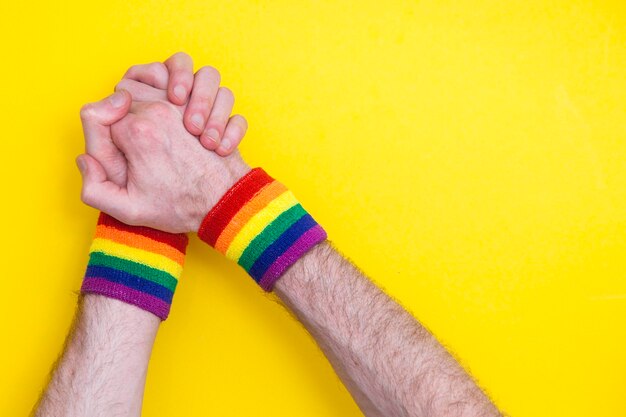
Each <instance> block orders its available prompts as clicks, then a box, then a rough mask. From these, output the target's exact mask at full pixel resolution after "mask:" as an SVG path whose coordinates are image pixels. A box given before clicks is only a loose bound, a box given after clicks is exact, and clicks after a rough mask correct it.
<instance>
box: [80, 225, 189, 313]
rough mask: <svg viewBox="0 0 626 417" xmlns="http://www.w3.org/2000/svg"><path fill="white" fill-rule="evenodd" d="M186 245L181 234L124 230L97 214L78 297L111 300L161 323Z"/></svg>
mask: <svg viewBox="0 0 626 417" xmlns="http://www.w3.org/2000/svg"><path fill="white" fill-rule="evenodd" d="M187 243H188V238H187V235H185V234H173V233H167V232H162V231H160V230H155V229H151V228H149V227H141V226H129V225H127V224H124V223H122V222H120V221H118V220H116V219H114V218H113V217H111V216H109V215H107V214H105V213H100V217H99V219H98V226H97V228H96V235H95V238H94V241H93V243H92V244H91V249H90V250H89V264H88V266H87V272H86V273H85V278H84V280H83V285H82V287H81V293H83V294H85V293H94V294H101V295H104V296H106V297H110V298H115V299H118V300H120V301H124V302H125V303H128V304H133V305H135V306H137V307H139V308H142V309H144V310H146V311H149V312H151V313H153V314H154V315H156V316H158V317H159V318H160V319H161V320H165V319H166V318H167V316H168V314H169V311H170V305H171V304H172V297H173V295H174V290H175V289H176V284H177V283H178V278H179V277H180V274H181V272H182V270H183V263H184V261H185V252H186V249H187Z"/></svg>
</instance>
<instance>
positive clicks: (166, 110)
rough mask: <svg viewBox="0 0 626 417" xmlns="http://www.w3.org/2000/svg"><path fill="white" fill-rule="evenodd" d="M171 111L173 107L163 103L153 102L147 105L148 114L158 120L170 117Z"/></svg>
mask: <svg viewBox="0 0 626 417" xmlns="http://www.w3.org/2000/svg"><path fill="white" fill-rule="evenodd" d="M171 111H172V108H171V106H170V105H169V104H168V103H165V102H163V101H153V102H150V103H148V104H147V105H146V113H147V114H148V115H150V116H152V117H154V118H156V119H161V118H166V117H168V116H169V115H170V112H171Z"/></svg>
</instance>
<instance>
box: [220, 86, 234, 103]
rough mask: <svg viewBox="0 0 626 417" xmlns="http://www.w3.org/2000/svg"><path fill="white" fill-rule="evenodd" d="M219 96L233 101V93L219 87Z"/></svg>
mask: <svg viewBox="0 0 626 417" xmlns="http://www.w3.org/2000/svg"><path fill="white" fill-rule="evenodd" d="M219 94H220V95H221V96H223V97H224V98H227V99H228V100H230V101H234V100H235V93H233V90H231V89H230V88H228V87H220V90H219Z"/></svg>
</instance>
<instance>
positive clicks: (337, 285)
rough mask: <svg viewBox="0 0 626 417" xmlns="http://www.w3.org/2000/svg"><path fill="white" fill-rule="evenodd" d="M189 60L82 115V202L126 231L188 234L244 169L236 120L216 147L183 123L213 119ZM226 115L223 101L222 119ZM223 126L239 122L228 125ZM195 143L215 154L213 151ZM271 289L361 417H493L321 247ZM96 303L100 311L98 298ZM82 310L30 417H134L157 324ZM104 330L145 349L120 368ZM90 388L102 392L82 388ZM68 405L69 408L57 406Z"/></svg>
mask: <svg viewBox="0 0 626 417" xmlns="http://www.w3.org/2000/svg"><path fill="white" fill-rule="evenodd" d="M189 63H190V58H189V59H188V57H187V56H186V55H184V54H177V55H175V56H174V57H172V58H170V59H169V60H168V61H166V64H167V66H166V69H167V70H169V71H166V72H165V73H163V72H162V71H161V70H160V69H158V68H157V66H154V65H152V67H150V66H138V67H134V69H133V70H131V71H129V73H127V80H126V81H123V82H122V83H121V84H120V85H118V90H119V91H118V92H117V93H116V94H118V96H117V97H116V99H119V101H120V102H122V104H121V105H118V106H113V104H112V101H115V100H112V99H111V98H108V99H105V100H103V101H101V102H98V103H94V104H92V105H89V106H87V107H86V108H85V110H83V124H84V126H85V137H86V141H87V153H86V154H84V155H81V156H79V158H78V160H77V163H78V165H79V168H80V170H81V173H82V175H83V191H82V198H83V201H84V202H85V203H86V204H88V205H91V206H93V207H95V208H98V209H100V210H103V211H105V212H107V213H109V214H111V215H112V216H114V217H116V218H118V219H119V220H121V221H123V222H125V223H128V224H137V225H145V226H150V227H154V228H158V229H161V230H165V231H169V232H196V231H197V230H198V227H199V225H200V223H201V221H202V219H203V217H204V215H205V214H206V213H207V212H208V211H209V210H210V209H211V207H212V206H213V205H214V204H215V203H216V202H217V201H218V200H219V198H220V197H221V196H222V195H223V194H224V192H225V191H226V190H228V188H230V186H231V185H232V184H234V182H236V181H237V179H239V178H241V177H242V176H243V175H245V174H246V173H247V172H248V171H249V169H250V168H249V167H248V165H247V164H246V163H245V162H244V161H243V159H242V158H241V156H240V155H239V153H238V152H237V151H236V149H235V147H236V145H237V144H238V143H239V141H240V140H241V138H242V137H243V133H245V128H244V124H243V123H242V122H241V121H235V122H234V123H233V125H232V126H233V127H231V128H230V129H231V133H230V134H232V132H234V131H237V132H240V133H239V134H238V135H237V138H238V139H235V136H234V135H233V136H232V137H231V138H232V139H231V138H229V134H228V132H229V130H228V129H229V126H230V122H228V120H229V119H228V118H227V117H226V118H224V117H222V118H221V119H220V120H222V121H223V120H226V124H225V125H224V127H223V130H222V133H219V134H218V135H219V139H218V140H221V143H222V144H223V142H224V141H225V138H227V139H228V142H229V143H228V145H229V146H228V149H227V150H226V151H220V145H217V146H216V145H215V143H213V141H212V140H210V139H208V138H207V135H206V134H205V132H206V131H207V130H209V129H207V126H204V127H203V128H202V129H200V127H199V126H197V125H195V124H194V119H197V118H193V116H194V115H196V114H198V113H199V114H202V115H203V116H202V117H203V120H204V121H207V120H209V122H208V124H209V125H210V124H211V122H210V120H211V116H210V114H211V112H210V111H206V110H204V112H200V107H201V106H200V104H201V103H206V102H207V101H206V100H204V101H202V100H197V101H196V102H194V101H193V98H194V91H195V89H196V88H197V87H198V86H201V87H202V88H205V89H206V90H208V89H209V87H207V86H209V85H212V84H211V82H198V81H193V75H192V74H191V68H192V66H191V65H190V64H189ZM175 74H176V75H175ZM181 74H186V75H181ZM196 76H197V74H196ZM166 77H169V79H168V78H166ZM181 80H184V81H181ZM213 82H214V81H213ZM176 83H181V85H183V88H184V90H185V92H186V93H185V95H184V97H183V95H181V94H179V95H178V96H177V95H176V92H178V93H180V92H181V91H182V90H181V89H180V88H178V89H177V87H178V86H179V85H177V84H176ZM218 84H219V83H218ZM122 88H123V89H124V91H123V90H122ZM210 88H212V89H213V90H211V91H216V88H215V87H210ZM217 91H219V90H217ZM131 96H132V100H134V102H133V103H131ZM189 97H191V99H190V101H189V103H188V104H187V105H186V107H185V106H184V103H186V100H187V99H188V98H189ZM196 97H198V96H197V95H196ZM172 99H174V100H172ZM175 100H178V101H175ZM183 100H184V101H183ZM216 102H217V99H216V100H214V101H213V103H216ZM190 109H191V110H190ZM231 109H232V104H231V105H230V109H229V111H228V113H229V114H230V111H231ZM207 115H208V116H207ZM233 120H238V118H236V117H233V118H230V121H231V122H232V121H233ZM92 126H98V127H99V130H98V129H96V130H98V131H99V133H100V134H90V133H92V132H91V130H90V128H91V127H92ZM105 131H106V134H105V133H104V132H105ZM90 141H91V143H90ZM90 144H91V147H90ZM113 147H115V148H116V149H117V150H118V152H119V154H121V155H123V157H122V158H117V159H116V158H115V157H113V158H110V157H109V158H102V155H98V154H95V155H94V154H93V153H90V152H89V149H90V148H91V149H102V148H105V149H108V151H109V154H107V156H109V155H116V154H115V152H113ZM205 147H206V148H207V149H210V150H217V154H218V155H219V156H218V155H216V154H215V153H213V152H207V151H206V149H204V148H205ZM119 154H118V156H119ZM111 161H113V163H112V162H111ZM115 164H117V165H115ZM181 167H183V168H184V169H181ZM109 172H114V173H115V174H116V175H117V177H113V176H112V175H111V174H109ZM155 196H158V198H156V197H155ZM275 292H276V294H277V295H278V297H279V298H280V299H281V300H282V302H283V303H284V304H285V306H286V307H287V308H289V309H290V310H291V311H292V312H293V313H294V315H295V316H296V317H297V318H298V320H300V321H301V322H302V324H303V325H304V326H305V328H306V329H307V330H308V331H309V332H310V333H311V335H312V336H313V337H314V338H315V340H316V341H317V343H318V344H319V346H320V348H321V349H322V350H323V352H324V353H325V355H326V356H327V358H328V359H329V361H330V362H331V364H332V365H333V367H334V369H335V370H336V372H337V374H338V376H339V377H340V378H341V380H342V381H343V382H344V384H345V385H346V387H347V388H348V390H349V391H350V393H351V394H352V396H353V397H354V399H355V401H356V402H357V404H358V405H359V407H360V408H361V410H362V411H363V413H364V414H365V415H366V416H498V415H500V414H499V412H498V410H497V409H496V408H495V407H494V405H493V404H492V403H491V401H490V400H489V399H488V397H487V396H486V395H485V394H484V393H483V392H482V391H481V389H480V388H479V387H478V385H477V384H476V383H475V382H474V381H473V380H472V378H471V377H470V376H469V375H468V374H467V373H466V372H465V371H464V370H463V368H462V367H461V366H460V365H459V364H458V363H457V362H456V361H455V360H454V359H453V358H452V356H451V355H450V354H449V353H448V352H447V351H446V350H445V349H444V348H443V347H442V346H441V344H440V343H438V342H437V340H436V339H435V338H434V337H433V336H432V335H431V334H430V333H429V332H428V331H427V330H426V329H425V328H424V327H423V326H422V325H421V324H420V323H419V322H418V321H417V320H416V319H415V318H413V317H412V316H411V315H410V314H409V313H408V312H406V310H404V309H403V308H402V307H401V306H400V305H399V304H398V303H396V302H395V301H393V300H392V299H391V298H389V297H388V296H387V295H386V294H384V292H382V291H381V290H380V289H379V288H378V287H376V286H375V285H374V284H373V283H372V282H371V281H370V280H369V279H368V278H367V277H366V276H364V275H363V274H362V273H361V272H360V271H359V270H358V269H357V268H356V267H354V266H353V265H352V264H351V263H350V262H348V261H347V260H345V259H344V258H343V257H342V256H341V255H340V253H339V252H337V251H336V250H335V249H334V248H332V246H331V245H330V244H329V243H328V242H324V243H322V244H319V245H317V246H316V247H315V248H313V249H312V250H311V251H309V253H307V254H306V255H305V256H304V257H302V258H301V259H300V260H299V261H298V262H297V263H296V264H295V265H293V266H292V267H291V268H290V269H289V270H288V271H287V272H286V273H285V275H284V276H283V277H282V278H281V279H280V280H279V281H278V282H277V284H276V286H275ZM94 298H99V299H101V301H99V302H101V303H104V305H107V302H108V300H106V299H104V298H103V297H99V296H94ZM112 301H115V300H112ZM94 303H96V304H97V302H94ZM118 304H122V303H120V302H116V303H113V304H112V305H111V310H113V309H114V308H115V307H116V306H117V307H119V306H118ZM87 308H88V303H87V298H86V299H85V301H84V302H83V306H82V309H81V312H80V313H79V314H78V315H77V321H76V323H77V324H76V326H75V328H76V330H75V331H74V332H73V334H72V336H71V337H70V338H69V339H68V340H69V341H68V343H67V347H66V351H65V353H64V354H63V356H62V359H61V361H60V362H59V365H58V367H57V369H56V371H55V372H54V374H53V377H52V381H51V383H50V385H49V386H48V389H47V390H46V392H45V394H44V396H43V399H42V401H41V405H40V407H39V409H38V411H37V415H38V416H78V415H120V416H138V415H139V413H140V406H141V399H142V397H143V384H144V382H145V372H146V367H147V363H148V360H149V355H150V351H151V346H152V343H153V341H154V335H156V329H157V328H158V319H156V318H155V319H156V320H157V323H153V321H154V320H152V321H151V320H145V321H142V320H138V322H137V326H139V327H141V326H142V324H141V323H144V328H143V329H142V330H140V331H137V332H136V333H137V334H131V333H133V332H130V333H128V332H124V331H114V332H111V331H110V329H109V331H103V330H102V329H101V327H111V326H114V324H112V323H109V322H106V323H101V322H94V321H93V320H92V321H89V319H88V318H89V312H88V311H87ZM94 308H95V307H94ZM107 308H108V307H107ZM129 308H131V309H133V310H139V309H137V308H135V307H131V306H128V307H126V308H125V309H121V308H120V309H119V310H118V311H117V312H118V313H120V314H122V310H124V312H123V314H128V311H127V310H128V309H129ZM135 313H136V314H141V313H144V314H147V315H150V313H145V312H142V311H135ZM153 317H154V316H153ZM113 322H114V321H113ZM90 324H91V326H90ZM95 327H98V328H95ZM79 329H81V331H78V330H79ZM91 332H93V333H94V335H91ZM103 333H106V334H107V335H110V334H114V335H115V337H116V340H107V343H108V344H109V345H115V346H121V345H130V346H132V345H137V344H139V345H141V346H145V347H146V348H145V349H143V350H139V353H137V356H133V357H131V358H127V359H128V360H130V361H133V363H122V362H118V361H116V360H115V358H114V357H113V356H111V355H114V352H112V351H111V350H109V349H108V347H105V348H102V346H98V344H97V343H96V341H99V342H102V341H103V339H99V338H98V337H97V335H98V334H103ZM92 342H93V344H92ZM76 345H77V346H80V347H81V349H77V348H76V347H75V346H76ZM148 346H149V347H150V348H148ZM95 352H97V355H101V359H102V363H110V364H111V368H112V370H111V371H110V373H111V374H115V375H118V373H119V372H115V371H116V370H117V371H119V370H123V371H124V372H121V373H123V374H124V381H126V384H129V388H132V389H128V390H126V391H125V392H124V394H125V395H124V396H119V395H118V394H119V385H117V384H114V383H112V382H111V381H107V380H105V379H103V377H104V376H108V375H109V374H107V375H100V374H98V375H94V374H93V373H92V370H90V369H87V368H91V363H90V361H88V360H85V357H89V355H94V354H95ZM125 360H126V358H125ZM91 362H93V360H92V361H91ZM106 372H109V371H108V370H107V371H106ZM86 375H87V376H90V378H85V376H86ZM76 384H80V386H83V385H84V384H87V385H88V388H89V389H86V390H82V391H81V392H74V390H72V387H73V386H76ZM96 388H97V391H98V392H99V393H101V395H100V396H90V395H88V394H87V393H84V391H87V392H89V393H91V392H94V389H96ZM103 391H104V393H103ZM68 402H71V403H73V404H74V405H73V406H71V407H70V406H67V405H64V404H66V403H68ZM114 410H117V411H114ZM78 411H80V412H78ZM98 413H101V414H98Z"/></svg>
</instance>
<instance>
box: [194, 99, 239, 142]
mask: <svg viewBox="0 0 626 417" xmlns="http://www.w3.org/2000/svg"><path fill="white" fill-rule="evenodd" d="M234 105H235V96H234V95H233V92H232V91H230V90H229V89H228V88H226V87H220V89H219V90H218V91H217V97H215V103H213V108H212V109H211V115H210V116H209V120H208V122H207V124H206V127H205V128H204V132H202V135H201V136H200V143H202V145H203V146H204V147H205V148H207V149H209V150H214V149H217V147H218V146H219V144H220V139H221V137H222V135H223V134H224V130H225V129H226V123H228V118H229V117H230V113H231V112H232V111H233V106H234Z"/></svg>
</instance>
